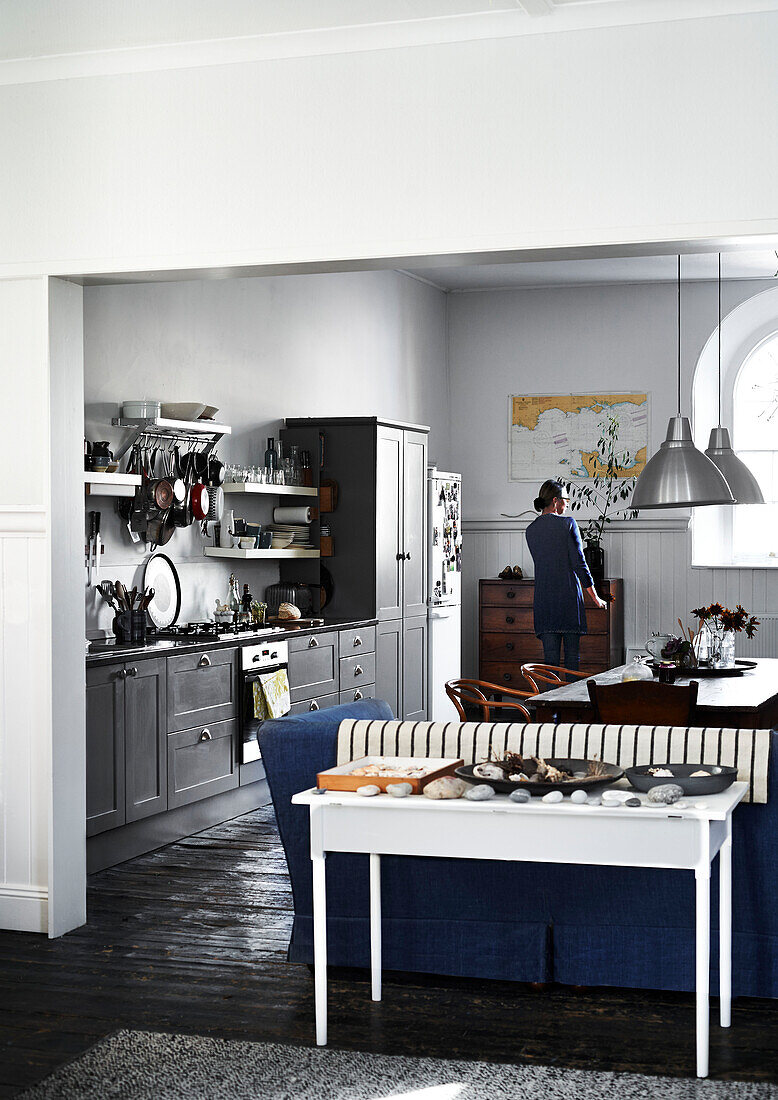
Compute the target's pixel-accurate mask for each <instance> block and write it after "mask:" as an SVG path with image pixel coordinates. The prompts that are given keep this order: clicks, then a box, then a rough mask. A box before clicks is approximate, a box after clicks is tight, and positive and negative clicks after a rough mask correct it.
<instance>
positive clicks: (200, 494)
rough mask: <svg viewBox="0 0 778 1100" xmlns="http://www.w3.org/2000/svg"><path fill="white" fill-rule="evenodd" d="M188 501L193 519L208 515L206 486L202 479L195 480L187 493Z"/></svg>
mask: <svg viewBox="0 0 778 1100" xmlns="http://www.w3.org/2000/svg"><path fill="white" fill-rule="evenodd" d="M189 503H190V505H191V507H192V515H193V516H194V518H195V519H205V518H206V516H207V515H208V505H209V501H208V486H207V485H203V483H202V481H197V482H195V484H194V485H193V486H192V489H191V492H190V494H189Z"/></svg>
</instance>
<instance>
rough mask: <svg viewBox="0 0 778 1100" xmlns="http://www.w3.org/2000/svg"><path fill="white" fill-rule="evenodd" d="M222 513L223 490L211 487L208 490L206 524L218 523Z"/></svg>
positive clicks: (216, 486) (217, 486)
mask: <svg viewBox="0 0 778 1100" xmlns="http://www.w3.org/2000/svg"><path fill="white" fill-rule="evenodd" d="M223 513H224V489H222V487H221V485H211V486H209V488H208V515H207V517H206V519H207V521H208V523H218V522H219V521H220V520H221V518H222V515H223Z"/></svg>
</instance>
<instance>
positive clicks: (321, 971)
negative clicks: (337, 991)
mask: <svg viewBox="0 0 778 1100" xmlns="http://www.w3.org/2000/svg"><path fill="white" fill-rule="evenodd" d="M311 865H312V867H313V983H314V1001H315V1005H316V1042H317V1043H318V1045H319V1046H320V1047H323V1046H326V1045H327V887H326V878H325V873H324V855H313V856H311Z"/></svg>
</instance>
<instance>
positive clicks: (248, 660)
mask: <svg viewBox="0 0 778 1100" xmlns="http://www.w3.org/2000/svg"><path fill="white" fill-rule="evenodd" d="M281 668H283V669H287V671H288V668H289V647H288V643H287V642H286V641H276V639H275V638H269V639H268V640H267V641H264V642H260V643H259V644H257V645H244V646H243V647H242V649H241V651H240V672H241V681H242V682H241V690H240V710H241V714H240V718H241V722H240V727H241V757H240V760H241V763H242V764H250V763H251V761H252V760H259V759H260V755H261V754H260V751H259V741H258V740H257V734H258V732H259V727H260V726H261V725H262V720H261V719H259V718H255V717H254V684H255V682H256V681H257V680H258V679H259V677H260V676H264V675H265V674H266V673H268V672H276V671H277V670H278V669H281Z"/></svg>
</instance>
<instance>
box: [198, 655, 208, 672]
mask: <svg viewBox="0 0 778 1100" xmlns="http://www.w3.org/2000/svg"><path fill="white" fill-rule="evenodd" d="M210 663H211V658H210V657H209V656H208V654H207V653H204V654H203V655H202V657H201V658H200V660H199V661H198V662H197V667H198V668H208V666H209V665H210Z"/></svg>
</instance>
